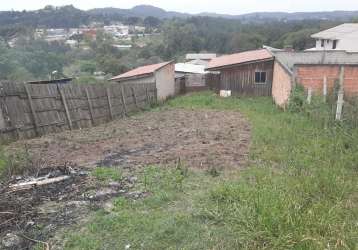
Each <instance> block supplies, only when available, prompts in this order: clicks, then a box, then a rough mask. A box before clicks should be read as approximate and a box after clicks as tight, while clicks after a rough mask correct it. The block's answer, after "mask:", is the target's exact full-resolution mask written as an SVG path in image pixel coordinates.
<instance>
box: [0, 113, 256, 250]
mask: <svg viewBox="0 0 358 250" xmlns="http://www.w3.org/2000/svg"><path fill="white" fill-rule="evenodd" d="M249 142H250V126H249V124H248V122H247V121H246V119H245V118H244V117H243V116H242V115H241V114H240V113H238V112H231V111H230V112H229V111H213V110H188V109H165V108H164V109H161V110H159V111H152V112H145V113H142V114H139V115H136V116H133V117H130V118H127V119H125V120H119V121H115V122H112V123H109V124H105V125H102V126H99V127H94V128H90V129H84V130H76V131H68V132H64V133H60V134H54V135H48V136H44V137H42V138H37V139H32V140H27V141H18V142H16V143H13V144H11V145H9V146H8V147H7V148H6V151H7V152H8V153H10V154H16V152H19V151H24V150H25V149H26V150H25V151H26V152H27V153H26V155H27V156H26V157H25V158H29V159H28V160H27V161H25V162H24V163H23V164H25V166H27V169H29V170H28V171H26V173H25V174H24V175H23V176H17V177H13V178H12V179H11V180H10V182H9V183H7V184H5V183H3V184H1V183H0V221H2V223H0V240H1V242H0V249H1V243H2V244H3V245H4V244H5V245H6V244H8V245H11V244H14V247H13V249H19V248H22V249H27V248H28V247H29V246H31V245H33V243H34V242H31V241H29V240H23V239H22V240H21V239H20V238H21V237H20V238H19V235H27V236H31V238H34V239H40V240H42V241H46V240H47V239H49V238H50V237H52V236H53V235H54V234H55V233H56V232H57V231H58V230H60V229H61V228H64V227H66V226H68V225H71V224H73V223H76V222H78V221H79V220H80V219H84V218H85V216H86V215H87V214H88V213H89V212H90V209H91V208H93V207H105V206H106V204H107V203H108V200H109V199H111V198H113V197H118V196H121V195H122V196H124V197H127V198H130V199H140V198H143V197H145V196H146V195H148V194H147V193H146V192H145V190H144V191H139V190H138V189H137V186H136V182H137V180H138V178H137V176H136V175H137V174H138V170H139V171H140V170H141V169H142V167H145V166H148V165H163V166H167V165H173V164H174V163H177V162H178V161H179V160H180V162H181V164H184V165H185V166H187V167H189V168H199V169H211V168H215V169H217V170H223V169H237V168H240V167H243V166H244V165H245V163H246V161H247V156H248V151H249ZM20 158H21V157H20ZM29 166H32V167H29ZM97 167H106V168H113V169H117V170H119V171H121V172H122V174H123V177H122V179H121V180H120V181H117V182H111V183H103V182H100V181H98V180H97V179H96V178H94V177H93V176H92V175H91V174H90V173H91V171H92V170H94V169H96V168H97ZM64 175H65V176H67V177H68V179H66V181H63V182H60V183H54V184H51V185H47V186H41V187H40V186H34V187H33V188H31V189H30V190H28V189H26V190H19V191H14V190H11V188H10V184H11V185H14V184H15V185H18V184H19V183H21V182H27V181H32V180H34V179H38V178H45V179H46V180H47V179H48V178H56V177H58V176H60V177H61V176H64ZM16 237H17V238H16Z"/></svg>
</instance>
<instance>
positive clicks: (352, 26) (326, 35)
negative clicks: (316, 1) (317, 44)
mask: <svg viewBox="0 0 358 250" xmlns="http://www.w3.org/2000/svg"><path fill="white" fill-rule="evenodd" d="M356 32H357V33H358V23H344V24H341V25H338V26H336V27H334V28H331V29H328V30H324V31H321V32H318V33H316V34H313V35H312V36H311V37H312V38H316V39H330V40H339V39H341V38H343V37H344V36H346V35H350V34H352V33H356Z"/></svg>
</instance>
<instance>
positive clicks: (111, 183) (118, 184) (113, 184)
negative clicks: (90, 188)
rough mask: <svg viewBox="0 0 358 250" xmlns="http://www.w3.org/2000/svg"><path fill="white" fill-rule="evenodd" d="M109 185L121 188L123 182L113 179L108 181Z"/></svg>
mask: <svg viewBox="0 0 358 250" xmlns="http://www.w3.org/2000/svg"><path fill="white" fill-rule="evenodd" d="M108 186H110V187H114V188H121V187H122V184H121V183H119V182H117V181H112V182H110V183H108Z"/></svg>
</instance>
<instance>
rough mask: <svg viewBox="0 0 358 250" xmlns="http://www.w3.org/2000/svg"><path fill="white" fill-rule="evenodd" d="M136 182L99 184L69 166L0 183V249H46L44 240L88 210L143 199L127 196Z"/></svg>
mask: <svg viewBox="0 0 358 250" xmlns="http://www.w3.org/2000/svg"><path fill="white" fill-rule="evenodd" d="M136 180H137V179H136V177H133V176H131V177H126V178H123V180H121V181H120V182H110V183H105V184H104V183H99V182H98V181H97V180H96V179H94V178H93V177H91V175H90V174H89V173H88V172H87V171H84V170H82V169H81V168H80V167H78V166H76V165H74V164H69V163H68V164H66V165H64V166H58V167H50V168H43V169H41V170H39V171H38V172H37V173H36V174H35V175H33V176H26V177H24V176H21V177H20V176H17V177H13V178H11V179H10V180H9V181H8V182H7V183H0V249H2V247H4V248H5V249H29V248H30V247H31V246H32V245H34V244H43V245H44V247H45V249H46V248H48V247H49V246H48V244H47V243H46V240H48V239H49V238H50V237H52V236H53V235H54V233H55V232H56V231H57V230H58V229H60V228H62V227H64V226H68V225H72V224H74V223H76V222H78V221H80V220H81V219H82V218H84V217H85V216H86V214H88V212H89V211H90V210H91V209H98V208H104V207H105V206H106V203H108V200H109V199H111V198H113V197H117V196H119V195H123V196H124V197H128V198H134V199H136V198H138V197H139V196H142V195H143V194H137V193H135V192H130V190H131V188H133V186H134V183H135V182H136ZM131 196H133V197H131Z"/></svg>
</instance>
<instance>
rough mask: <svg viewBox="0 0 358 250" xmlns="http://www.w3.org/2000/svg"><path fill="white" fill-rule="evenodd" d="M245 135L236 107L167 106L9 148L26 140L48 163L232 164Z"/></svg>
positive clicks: (239, 159)
mask: <svg viewBox="0 0 358 250" xmlns="http://www.w3.org/2000/svg"><path fill="white" fill-rule="evenodd" d="M249 140H250V126H249V125H248V122H247V121H246V119H245V118H244V117H243V116H242V115H241V114H240V113H238V112H228V111H210V110H184V109H168V110H164V111H163V110H162V111H160V112H159V111H158V112H146V113H143V114H140V115H137V116H134V117H131V118H128V119H126V120H120V121H116V122H113V123H110V124H107V125H103V126H100V127H95V128H92V129H85V130H81V131H72V132H65V133H61V134H55V135H50V136H46V137H43V138H39V139H33V140H28V141H21V142H17V143H14V144H12V145H11V148H13V149H18V148H21V147H24V145H27V147H28V148H29V151H30V154H31V155H35V156H36V155H37V156H40V158H41V159H42V161H43V162H45V163H46V165H47V166H51V165H53V166H58V165H63V164H64V163H65V162H72V163H76V164H77V165H80V166H87V167H88V166H89V167H91V166H94V165H98V164H102V165H103V166H113V165H120V166H138V165H140V166H142V165H150V164H170V163H173V162H174V161H176V160H178V159H181V161H182V162H184V163H185V164H186V165H187V166H189V167H195V168H208V167H218V168H224V167H228V168H232V167H234V168H236V167H240V166H242V165H243V164H244V163H245V160H246V158H247V154H248V146H249ZM11 148H10V150H11ZM37 158H39V157H37Z"/></svg>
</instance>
